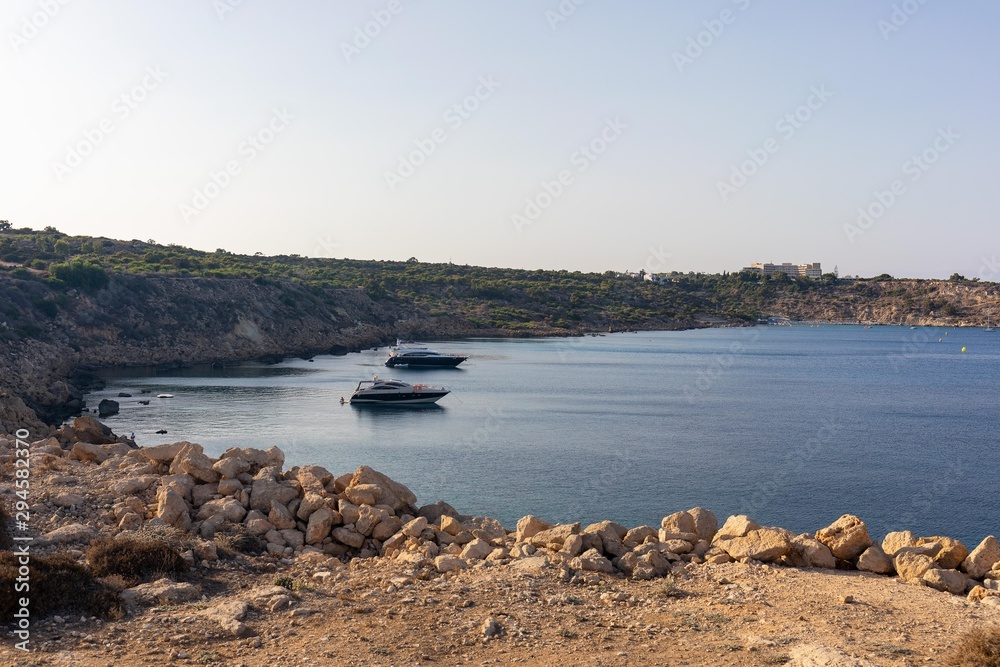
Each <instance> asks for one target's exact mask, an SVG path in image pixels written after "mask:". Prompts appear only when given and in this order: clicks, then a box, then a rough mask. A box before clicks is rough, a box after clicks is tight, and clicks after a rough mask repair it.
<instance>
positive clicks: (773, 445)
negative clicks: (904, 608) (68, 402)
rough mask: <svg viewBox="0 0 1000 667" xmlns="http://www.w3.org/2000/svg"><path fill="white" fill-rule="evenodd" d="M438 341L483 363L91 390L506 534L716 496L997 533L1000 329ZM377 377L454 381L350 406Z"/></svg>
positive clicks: (150, 421)
mask: <svg viewBox="0 0 1000 667" xmlns="http://www.w3.org/2000/svg"><path fill="white" fill-rule="evenodd" d="M939 341H940V342H939ZM431 345H432V347H434V348H436V349H439V350H441V351H446V352H451V353H455V354H463V355H468V356H469V360H468V361H467V362H465V363H464V364H463V365H462V366H460V367H459V368H457V369H435V370H407V369H400V368H397V369H391V370H390V369H387V368H385V367H384V366H383V362H384V360H385V358H386V356H387V350H386V349H385V348H383V349H380V350H368V351H365V352H361V353H357V354H351V355H348V356H342V357H332V356H323V357H316V358H314V359H313V360H312V361H307V360H303V359H294V360H288V361H285V362H283V363H280V364H275V365H265V364H258V363H244V364H240V365H238V366H230V367H226V368H223V369H211V368H208V367H195V368H188V369H181V370H175V371H169V372H160V373H156V372H154V371H152V370H150V369H128V370H121V369H119V370H112V371H108V372H105V373H104V375H105V377H106V379H107V381H108V385H107V388H106V389H104V390H102V391H99V392H94V393H93V394H91V395H89V396H88V404H89V405H91V406H96V404H97V402H98V401H100V400H101V399H102V398H113V399H114V400H118V401H119V402H120V403H121V412H120V413H119V414H118V415H115V416H113V417H110V418H107V419H106V420H105V421H106V423H108V425H109V426H111V427H112V428H113V429H115V431H116V432H118V433H125V434H128V433H130V432H133V431H134V433H135V437H136V440H137V442H138V443H139V444H140V445H153V444H160V443H163V442H175V441H178V440H190V441H194V442H198V443H200V444H202V445H203V446H204V447H205V449H206V451H207V453H209V454H211V455H218V454H219V453H221V452H222V451H224V450H225V449H227V448H229V447H262V448H266V447H270V446H272V445H277V446H278V447H280V448H281V449H283V450H284V451H285V453H286V467H287V466H292V465H306V464H318V465H322V466H324V467H326V468H328V469H329V470H330V471H331V472H333V473H335V474H342V473H345V472H350V471H353V470H354V469H356V468H357V467H358V466H360V465H369V466H372V467H374V468H376V469H378V470H380V471H382V472H384V473H386V474H388V475H390V476H391V477H393V478H394V479H397V480H399V481H401V482H403V483H405V484H407V485H408V486H409V487H410V488H411V489H412V490H413V491H414V493H416V495H417V497H418V499H419V501H420V502H421V503H430V502H433V501H435V500H438V499H441V500H445V501H447V502H449V503H451V504H452V505H454V506H455V507H456V508H457V509H458V510H459V511H460V512H463V513H466V514H475V515H486V516H493V517H496V518H498V519H500V520H501V521H502V522H504V524H505V525H507V526H508V527H511V526H513V524H514V523H516V521H517V519H518V518H520V517H521V516H523V515H525V514H529V513H530V514H536V515H539V516H541V517H543V518H545V519H548V520H550V521H583V522H585V523H586V522H590V521H597V520H602V519H613V520H616V521H619V522H621V523H623V524H625V525H626V526H630V527H631V526H636V525H642V524H649V525H653V526H658V525H659V520H660V518H662V517H663V516H664V515H666V514H669V513H672V512H675V511H677V510H682V509H687V508H690V507H693V506H696V505H700V506H703V507H707V508H710V509H712V510H713V511H714V512H715V513H716V514H717V515H718V516H719V518H720V521H721V520H724V518H725V517H726V516H727V515H729V514H735V513H747V514H749V515H750V516H751V517H752V518H753V519H754V520H756V521H758V522H759V523H762V524H765V525H778V526H783V527H785V528H789V529H791V530H794V531H802V532H813V531H815V530H817V529H818V528H821V527H823V526H825V525H827V524H829V523H830V522H832V521H833V520H835V519H836V518H837V517H838V516H840V515H841V514H843V513H848V512H850V513H854V514H857V515H859V516H861V517H862V518H863V519H864V520H865V521H866V522H867V523H868V525H869V527H870V529H871V531H872V533H873V536H875V537H877V538H881V536H882V535H883V534H884V533H885V532H887V531H889V530H904V529H909V530H913V531H914V532H916V533H918V534H922V535H949V536H952V537H956V538H959V539H962V540H964V541H966V542H967V543H970V546H971V545H972V544H975V543H978V541H979V540H980V539H982V537H983V536H985V535H987V534H997V533H1000V512H998V500H1000V492H998V484H997V471H998V470H1000V447H998V444H997V440H998V437H997V436H998V433H1000V414H998V410H997V383H998V380H1000V335H998V334H996V333H991V332H985V331H983V330H979V329H943V328H920V329H915V330H911V329H908V328H906V327H873V328H871V329H866V328H863V327H858V326H830V325H822V326H810V325H797V326H761V327H754V328H743V329H738V328H737V329H733V328H727V329H702V330H694V331H682V332H640V333H620V334H608V335H604V336H596V337H591V336H588V337H581V338H567V339H514V340H509V339H508V340H463V341H449V342H434V343H432V344H431ZM962 347H965V348H966V351H965V352H962ZM374 374H378V375H380V376H381V377H398V378H400V379H403V380H406V381H409V382H424V383H428V384H434V385H443V386H445V387H447V388H449V389H451V390H452V392H453V393H452V394H450V395H449V396H447V397H445V398H444V399H442V400H441V401H440V403H439V404H438V406H436V407H431V408H420V409H417V408H410V409H406V408H403V409H394V408H381V409H380V408H372V407H367V408H359V407H357V406H354V407H352V406H350V405H341V404H340V403H339V399H340V397H341V396H344V397H345V398H346V397H349V396H350V393H351V392H352V391H353V389H354V387H355V386H356V385H357V382H358V381H359V380H363V379H369V378H371V376H372V375H374ZM141 389H147V390H149V391H150V392H151V395H140V393H139V391H140V390H141ZM119 392H126V393H131V394H133V395H132V397H130V398H118V397H117V394H118V393H119ZM160 393H169V394H173V395H174V398H171V399H157V398H155V395H156V394H160ZM139 400H149V401H150V404H149V405H148V406H144V405H141V404H139V403H138V401H139ZM159 429H166V430H167V431H168V434H167V435H157V434H156V433H155V431H156V430H159Z"/></svg>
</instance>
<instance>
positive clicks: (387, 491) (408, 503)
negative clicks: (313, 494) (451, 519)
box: [345, 466, 417, 511]
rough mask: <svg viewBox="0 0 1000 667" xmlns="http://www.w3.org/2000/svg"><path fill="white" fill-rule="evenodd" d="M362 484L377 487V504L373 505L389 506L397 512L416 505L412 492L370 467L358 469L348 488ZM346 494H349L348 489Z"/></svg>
mask: <svg viewBox="0 0 1000 667" xmlns="http://www.w3.org/2000/svg"><path fill="white" fill-rule="evenodd" d="M362 484H364V485H373V486H375V487H377V490H376V498H375V500H376V502H375V503H372V504H377V505H388V506H390V507H391V508H392V509H394V510H396V511H398V510H401V509H405V508H408V507H413V506H414V505H416V502H417V497H416V496H415V495H413V492H412V491H410V490H409V489H408V488H406V487H405V486H403V485H402V484H400V483H399V482H396V481H393V480H391V479H389V477H387V476H386V475H383V474H382V473H380V472H378V471H377V470H373V469H371V468H369V467H368V466H361V467H360V468H358V470H357V472H355V473H354V477H352V478H351V483H350V485H349V486H348V488H350V487H351V486H358V485H362ZM345 493H347V490H346V489H345Z"/></svg>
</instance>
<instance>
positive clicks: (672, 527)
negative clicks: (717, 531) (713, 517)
mask: <svg viewBox="0 0 1000 667" xmlns="http://www.w3.org/2000/svg"><path fill="white" fill-rule="evenodd" d="M716 527H718V522H716ZM660 528H662V529H663V530H665V531H667V532H668V533H694V534H697V532H698V531H697V530H696V526H695V522H694V517H693V516H691V514H690V513H689V512H674V513H673V514H671V515H670V516H665V517H663V520H662V521H660Z"/></svg>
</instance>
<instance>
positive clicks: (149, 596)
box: [121, 578, 201, 609]
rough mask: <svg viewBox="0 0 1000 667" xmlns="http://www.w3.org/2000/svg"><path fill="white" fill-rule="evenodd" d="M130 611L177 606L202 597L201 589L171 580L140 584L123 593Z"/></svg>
mask: <svg viewBox="0 0 1000 667" xmlns="http://www.w3.org/2000/svg"><path fill="white" fill-rule="evenodd" d="M121 596H122V599H123V600H124V601H125V604H126V605H127V606H128V607H129V608H130V609H135V608H137V607H148V606H152V605H156V604H161V605H177V604H182V603H184V602H190V601H191V600H196V599H198V598H199V597H201V589H199V588H198V587H197V586H195V585H194V584H188V583H178V582H176V581H170V580H169V579H166V578H164V579H157V580H156V581H154V582H152V583H149V584H140V585H138V586H133V587H132V588H128V589H126V590H124V591H122V593H121Z"/></svg>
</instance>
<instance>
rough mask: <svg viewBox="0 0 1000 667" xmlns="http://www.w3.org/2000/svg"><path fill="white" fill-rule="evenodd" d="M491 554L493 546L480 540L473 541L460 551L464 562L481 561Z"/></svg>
mask: <svg viewBox="0 0 1000 667" xmlns="http://www.w3.org/2000/svg"><path fill="white" fill-rule="evenodd" d="M491 553H493V545H491V544H490V543H489V542H485V541H483V540H480V539H478V538H477V539H475V540H472V541H471V542H469V543H468V544H466V545H465V548H464V549H462V558H465V559H466V560H483V559H484V558H486V557H487V556H489V555H490V554H491Z"/></svg>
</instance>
